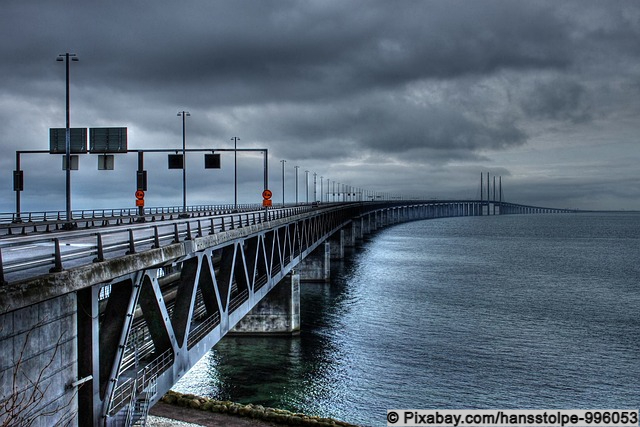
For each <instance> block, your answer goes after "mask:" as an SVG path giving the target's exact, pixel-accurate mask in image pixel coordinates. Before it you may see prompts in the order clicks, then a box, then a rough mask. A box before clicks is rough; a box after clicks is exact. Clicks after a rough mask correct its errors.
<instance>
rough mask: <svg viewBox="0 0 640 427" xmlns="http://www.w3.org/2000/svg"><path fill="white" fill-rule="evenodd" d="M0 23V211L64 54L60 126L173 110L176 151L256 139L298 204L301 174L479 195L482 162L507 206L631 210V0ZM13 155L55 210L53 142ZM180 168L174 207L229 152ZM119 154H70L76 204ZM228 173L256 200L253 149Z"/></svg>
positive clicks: (52, 115) (379, 187) (20, 15)
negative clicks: (67, 59) (498, 181)
mask: <svg viewBox="0 0 640 427" xmlns="http://www.w3.org/2000/svg"><path fill="white" fill-rule="evenodd" d="M0 34H1V35H2V37H1V38H0V47H1V54H2V61H1V62H0V76H1V78H2V80H1V81H2V83H1V84H2V86H1V91H0V129H1V130H2V132H1V134H0V135H1V136H0V138H1V139H0V147H1V150H2V151H1V153H2V156H0V170H1V176H0V197H1V202H0V203H1V204H0V211H5V212H6V211H12V210H13V209H14V200H15V193H14V192H13V191H12V170H13V169H14V168H15V152H16V150H40V149H42V150H44V149H47V148H48V129H49V128H50V127H64V125H65V102H64V100H65V70H64V68H65V67H64V64H63V63H60V62H56V61H55V59H56V57H57V55H58V54H61V53H65V52H71V53H76V54H77V55H78V57H79V59H80V61H79V62H77V63H72V64H71V125H72V127H101V126H126V127H128V132H129V148H130V149H150V148H179V147H181V145H182V120H181V118H180V117H177V115H176V114H177V112H178V111H182V110H187V111H189V112H190V113H191V116H190V117H188V118H187V132H186V133H187V146H188V148H231V147H232V144H233V143H232V142H231V137H233V136H237V137H239V138H240V141H239V148H268V149H269V156H270V164H269V166H270V174H269V175H270V187H271V188H272V190H273V192H274V199H275V200H276V201H281V200H282V190H281V188H282V181H281V180H282V169H281V167H282V164H281V163H280V160H281V159H286V161H287V162H286V163H285V175H286V189H285V196H286V199H287V201H290V200H293V199H294V182H295V180H294V176H295V175H294V171H295V170H294V166H296V165H298V166H300V169H299V187H300V190H299V191H300V196H299V197H300V200H304V199H305V195H304V193H305V184H304V179H305V173H304V171H305V170H309V171H310V172H311V173H313V172H316V173H317V174H318V180H319V179H320V176H323V177H324V180H325V181H324V182H325V187H326V179H327V178H328V179H330V180H331V181H332V182H333V181H336V182H340V183H348V184H350V185H352V186H354V187H359V188H364V189H366V190H373V191H379V192H387V193H393V194H398V195H405V196H415V197H425V198H434V197H437V198H478V197H479V180H480V173H481V172H490V173H491V174H492V176H493V175H499V176H502V179H503V188H504V195H505V198H506V200H508V201H512V202H516V203H524V204H534V205H543V206H554V207H571V208H574V207H575V208H583V209H640V180H639V173H640V172H639V171H640V168H639V164H640V146H639V144H638V140H639V138H640V2H637V1H615V0H608V1H586V0H579V1H557V0H552V1H531V0H523V1H518V0H503V1H491V0H473V1H472V0H467V1H457V0H446V1H427V0H421V1H390V0H385V1H382V0H367V1H360V0H348V1H345V0H310V1H286V0H279V1H271V0H261V1H245V0H240V1H238V0H233V1H231V0H230V1H216V0H198V1H193V0H189V1H175V0H172V1H166V0H146V1H145V0H136V1H130V0H128V1H102V2H93V1H85V0H82V1H67V0H57V1H46V0H42V1H38V0H3V4H2V12H1V13H0ZM145 162H146V169H147V170H148V171H149V172H148V173H149V189H148V192H147V197H146V203H147V206H167V205H180V204H181V203H182V193H181V189H182V184H181V172H180V171H176V170H167V159H166V156H165V155H160V154H155V155H151V154H148V155H147V157H146V159H145ZM22 166H23V169H24V170H25V191H24V193H22V209H23V211H27V210H40V209H56V210H57V209H60V210H64V206H65V203H64V172H63V171H62V170H61V156H60V155H49V154H31V155H29V154H25V155H24V156H23V157H22ZM187 167H188V169H187V170H188V178H187V181H188V184H187V185H188V204H199V203H222V202H232V201H233V157H232V156H231V155H229V154H227V155H223V157H222V169H221V170H204V169H203V160H202V155H201V154H191V155H189V156H188V157H187ZM135 169H136V157H135V155H133V154H129V155H120V156H118V157H117V158H116V169H115V170H114V171H98V170H97V158H96V156H95V155H84V156H82V157H81V159H80V170H79V171H77V172H73V190H72V193H73V208H74V209H75V208H89V207H125V206H133V205H134V198H133V193H134V191H135ZM238 174H239V177H240V181H241V185H240V197H239V202H240V203H256V202H260V201H261V198H260V192H261V191H262V161H261V158H260V157H259V155H257V154H256V155H250V154H241V155H239V156H238ZM311 180H312V178H310V182H311ZM325 189H326V188H325ZM319 191H320V184H319V183H318V192H319ZM318 197H319V195H318Z"/></svg>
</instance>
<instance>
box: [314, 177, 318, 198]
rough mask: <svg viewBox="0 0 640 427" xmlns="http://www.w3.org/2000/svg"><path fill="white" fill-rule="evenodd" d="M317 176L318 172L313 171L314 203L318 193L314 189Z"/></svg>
mask: <svg viewBox="0 0 640 427" xmlns="http://www.w3.org/2000/svg"><path fill="white" fill-rule="evenodd" d="M317 176H318V174H317V173H315V172H314V173H313V202H314V203H315V202H317V201H318V195H317V191H316V183H317V178H316V177H317Z"/></svg>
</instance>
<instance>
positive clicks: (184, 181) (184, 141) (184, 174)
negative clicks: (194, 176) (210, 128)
mask: <svg viewBox="0 0 640 427" xmlns="http://www.w3.org/2000/svg"><path fill="white" fill-rule="evenodd" d="M186 135H187V134H186V117H185V114H184V111H183V112H182V212H183V213H187V137H186Z"/></svg>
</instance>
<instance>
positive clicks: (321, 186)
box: [320, 175, 324, 203]
mask: <svg viewBox="0 0 640 427" xmlns="http://www.w3.org/2000/svg"><path fill="white" fill-rule="evenodd" d="M323 193H324V176H322V175H320V203H322V202H323V201H324V200H323V199H322V194H323Z"/></svg>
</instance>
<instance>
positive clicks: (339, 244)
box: [329, 228, 346, 259]
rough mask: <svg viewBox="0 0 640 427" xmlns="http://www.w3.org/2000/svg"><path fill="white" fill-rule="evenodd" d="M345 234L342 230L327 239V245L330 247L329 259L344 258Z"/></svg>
mask: <svg viewBox="0 0 640 427" xmlns="http://www.w3.org/2000/svg"><path fill="white" fill-rule="evenodd" d="M345 234H346V233H345V229H344V228H342V229H340V230H339V231H336V232H335V233H334V234H333V235H332V236H331V237H330V238H329V244H330V245H331V259H342V258H344V247H345V241H346V239H345Z"/></svg>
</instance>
